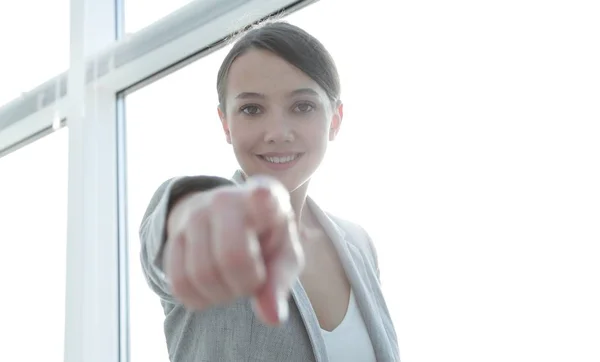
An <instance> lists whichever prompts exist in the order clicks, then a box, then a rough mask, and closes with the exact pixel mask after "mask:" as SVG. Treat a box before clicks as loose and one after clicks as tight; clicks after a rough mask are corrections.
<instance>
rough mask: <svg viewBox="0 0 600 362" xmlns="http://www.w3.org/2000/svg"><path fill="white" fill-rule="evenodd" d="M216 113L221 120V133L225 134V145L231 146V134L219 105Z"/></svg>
mask: <svg viewBox="0 0 600 362" xmlns="http://www.w3.org/2000/svg"><path fill="white" fill-rule="evenodd" d="M217 112H218V113H219V119H221V125H222V126H223V132H225V139H226V140H227V143H229V144H231V132H230V131H229V125H228V124H227V118H226V117H225V112H223V110H222V109H221V105H219V106H218V107H217Z"/></svg>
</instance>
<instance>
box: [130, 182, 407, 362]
mask: <svg viewBox="0 0 600 362" xmlns="http://www.w3.org/2000/svg"><path fill="white" fill-rule="evenodd" d="M183 179H184V178H173V179H170V180H168V181H166V182H165V183H163V184H162V185H161V186H160V187H159V188H158V190H157V191H156V192H155V194H154V196H153V198H152V200H151V201H150V204H149V206H148V209H147V211H146V214H145V215H144V218H143V220H142V223H141V227H140V239H141V244H142V245H141V255H140V257H141V262H142V267H143V269H144V273H145V276H146V280H147V281H148V284H149V285H150V287H151V288H152V290H153V291H154V292H155V293H156V294H157V295H158V296H159V297H160V300H161V304H162V306H163V309H164V312H165V322H164V331H165V337H166V342H167V348H168V351H169V356H170V359H171V361H172V362H209V361H210V362H232V361H248V362H255V361H256V362H258V361H262V362H275V361H277V362H279V361H285V362H306V361H315V362H328V358H327V352H326V347H325V343H324V340H323V337H322V335H321V330H320V326H319V322H318V320H317V317H316V315H315V313H314V310H313V309H312V306H311V304H310V300H309V299H308V296H307V294H306V292H305V291H304V288H303V287H302V284H301V283H300V282H299V281H297V282H296V284H295V285H294V287H293V289H292V298H290V301H289V303H290V314H289V319H288V321H287V322H286V323H285V324H284V325H283V326H281V327H269V326H266V325H264V324H262V323H261V322H260V321H259V320H258V319H257V318H256V317H255V315H254V313H253V311H252V309H251V307H250V303H249V300H248V299H240V300H238V301H236V302H234V303H232V304H230V305H227V306H220V307H215V308H212V309H209V310H206V311H203V312H195V311H191V310H187V309H186V308H185V307H184V306H183V305H182V304H180V303H179V302H178V301H177V300H175V299H174V298H173V297H172V296H171V294H170V293H169V285H168V283H167V282H166V280H165V278H164V274H163V272H162V263H161V260H162V251H163V246H164V242H165V221H166V217H167V214H168V208H169V204H170V202H172V200H171V199H170V198H171V197H172V196H171V195H172V193H173V192H174V191H173V190H174V189H176V188H177V185H178V183H181V182H182V180H183ZM188 179H189V178H188ZM233 181H234V182H236V183H240V182H243V178H242V177H241V174H240V173H239V171H238V172H236V174H235V175H234V177H233ZM188 182H189V180H188ZM213 187H214V186H213ZM307 205H308V207H310V209H311V210H312V211H313V213H314V214H315V215H316V217H317V219H318V220H319V222H320V223H321V225H322V226H323V228H324V230H325V232H326V233H327V234H328V235H329V237H330V238H331V240H332V241H333V243H334V244H335V247H336V249H337V251H338V253H339V256H340V259H341V261H342V265H343V267H344V270H345V272H346V275H347V276H348V278H349V280H350V284H351V286H352V290H353V291H354V294H355V297H356V301H357V304H358V307H359V309H360V312H361V313H362V316H363V319H364V321H365V324H366V326H367V329H368V332H369V336H370V337H371V342H372V344H373V348H374V350H375V355H376V357H377V361H379V362H388V361H390V362H392V361H393V362H398V361H400V356H399V350H398V341H397V337H396V332H395V330H394V326H393V324H392V320H391V318H390V314H389V311H388V308H387V306H386V303H385V300H384V298H383V295H382V292H381V288H380V282H379V269H378V264H377V254H376V252H375V249H374V247H373V243H372V241H371V239H370V237H369V235H368V234H367V233H366V232H365V230H364V229H363V228H362V227H360V226H359V225H357V224H354V223H351V222H348V221H345V220H342V219H339V218H337V217H334V216H332V215H329V214H327V213H326V212H324V211H323V210H321V209H320V208H319V206H318V205H317V204H316V203H315V202H314V201H313V200H312V199H311V198H308V199H307ZM349 343H351V341H349Z"/></svg>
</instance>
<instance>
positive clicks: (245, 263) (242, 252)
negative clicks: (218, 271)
mask: <svg viewBox="0 0 600 362" xmlns="http://www.w3.org/2000/svg"><path fill="white" fill-rule="evenodd" d="M219 264H220V266H221V267H222V268H227V269H233V270H246V269H248V268H251V267H252V266H253V265H254V260H253V258H252V257H251V255H250V253H249V252H248V250H247V248H244V247H239V248H230V249H228V250H224V251H223V254H222V255H221V258H220V259H219Z"/></svg>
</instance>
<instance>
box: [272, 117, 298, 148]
mask: <svg viewBox="0 0 600 362" xmlns="http://www.w3.org/2000/svg"><path fill="white" fill-rule="evenodd" d="M294 139H295V136H294V130H293V129H292V127H290V125H289V124H288V122H286V121H285V120H279V121H275V122H269V126H268V129H267V131H266V132H265V142H266V143H271V144H272V143H291V142H294Z"/></svg>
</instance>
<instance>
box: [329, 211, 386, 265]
mask: <svg viewBox="0 0 600 362" xmlns="http://www.w3.org/2000/svg"><path fill="white" fill-rule="evenodd" d="M327 216H328V217H329V218H330V219H331V220H332V221H333V222H334V223H335V224H336V225H337V226H338V227H339V228H340V229H341V230H343V231H344V234H345V239H346V241H347V242H348V243H350V244H352V245H354V246H355V247H356V248H358V249H359V250H360V251H361V252H362V253H363V254H364V255H366V256H367V257H368V258H369V260H370V262H372V263H373V266H374V267H375V268H377V263H378V262H377V251H376V249H375V245H374V244H373V241H372V240H371V236H370V235H369V233H368V232H367V230H365V228H364V227H362V226H361V225H360V224H358V223H356V222H354V221H350V220H348V219H344V218H341V217H339V216H336V215H333V214H331V213H329V212H328V213H327Z"/></svg>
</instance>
